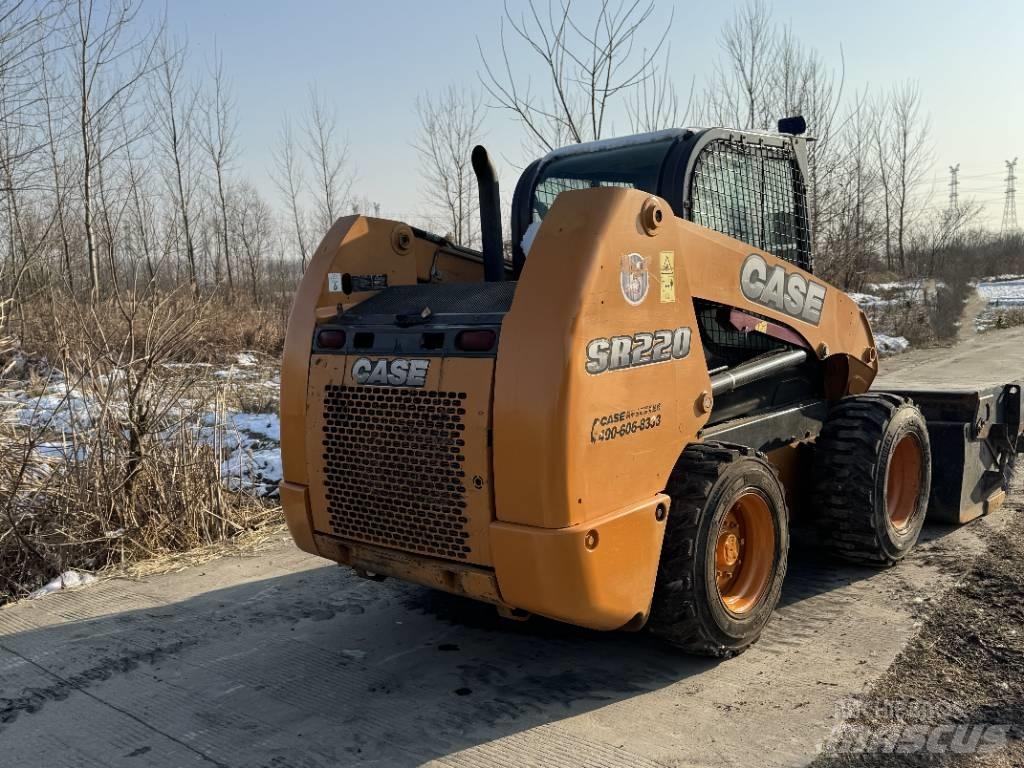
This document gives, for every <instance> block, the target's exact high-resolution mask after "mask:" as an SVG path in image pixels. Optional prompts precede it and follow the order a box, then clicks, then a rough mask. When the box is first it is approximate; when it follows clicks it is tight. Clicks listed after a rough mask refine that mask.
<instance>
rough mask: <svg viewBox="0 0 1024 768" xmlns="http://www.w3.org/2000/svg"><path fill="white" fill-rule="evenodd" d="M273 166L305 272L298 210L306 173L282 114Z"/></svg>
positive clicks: (303, 230) (303, 224)
mask: <svg viewBox="0 0 1024 768" xmlns="http://www.w3.org/2000/svg"><path fill="white" fill-rule="evenodd" d="M273 161H274V168H273V171H272V172H271V178H272V179H273V181H274V185H275V186H276V187H277V189H278V191H279V192H280V193H281V196H282V197H284V200H285V205H287V207H288V214H287V215H288V218H289V219H291V225H292V234H293V235H294V236H295V244H296V245H297V246H298V249H299V258H300V260H301V261H302V269H303V271H305V269H306V262H307V261H309V247H308V245H307V237H308V235H307V234H306V214H305V211H303V209H302V203H301V200H300V198H301V196H302V190H303V189H304V188H305V186H306V176H305V173H304V172H303V169H302V163H300V162H299V157H298V155H297V150H296V143H295V136H294V134H293V131H292V124H291V121H290V120H289V119H288V116H287V115H285V117H284V119H283V120H282V122H281V130H280V132H279V134H278V143H277V147H275V148H274V150H273Z"/></svg>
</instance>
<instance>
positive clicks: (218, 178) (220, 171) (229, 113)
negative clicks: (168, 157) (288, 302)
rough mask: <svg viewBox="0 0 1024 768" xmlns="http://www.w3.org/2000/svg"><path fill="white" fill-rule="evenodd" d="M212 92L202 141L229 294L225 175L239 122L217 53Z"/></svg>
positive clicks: (205, 110)
mask: <svg viewBox="0 0 1024 768" xmlns="http://www.w3.org/2000/svg"><path fill="white" fill-rule="evenodd" d="M210 79H211V81H212V82H211V89H212V90H211V92H210V94H209V95H208V97H207V98H206V100H205V101H204V102H203V104H202V112H203V118H204V123H203V128H204V130H203V131H202V133H200V136H199V141H200V143H201V144H202V146H203V149H204V150H205V151H206V154H207V156H208V157H209V160H210V165H211V166H212V168H213V180H214V183H215V186H216V193H217V205H218V211H219V216H218V217H217V223H218V229H219V232H218V235H219V238H218V239H219V245H220V249H221V254H222V256H223V258H224V266H225V268H226V270H227V278H228V294H229V295H230V294H231V293H232V292H233V291H234V290H235V278H234V273H233V271H232V267H231V246H230V242H229V238H228V200H227V180H226V176H227V173H228V171H229V170H230V169H231V165H232V163H233V162H234V160H235V157H236V146H235V141H236V138H237V134H238V121H237V119H236V118H235V114H234V109H235V103H234V97H233V96H232V93H231V85H230V83H229V82H228V81H227V79H226V78H225V76H224V57H223V56H222V55H221V54H220V53H219V52H217V51H216V50H215V51H214V59H213V65H212V67H211V70H210Z"/></svg>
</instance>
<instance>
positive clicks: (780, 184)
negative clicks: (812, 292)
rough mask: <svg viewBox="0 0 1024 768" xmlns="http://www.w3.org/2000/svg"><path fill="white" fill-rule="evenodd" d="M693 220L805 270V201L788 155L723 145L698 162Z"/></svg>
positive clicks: (807, 253) (771, 149)
mask: <svg viewBox="0 0 1024 768" xmlns="http://www.w3.org/2000/svg"><path fill="white" fill-rule="evenodd" d="M691 200H692V212H693V213H692V217H693V221H694V222H695V223H697V224H700V225H702V226H705V227H708V228H709V229H713V230H715V231H716V232H721V233H722V234H725V235H729V236H730V237H734V238H736V239H737V240H741V241H743V242H744V243H747V244H749V245H752V246H754V247H755V248H760V249H761V250H763V251H768V252H769V253H771V254H774V255H775V256H778V257H779V258H781V259H785V260H786V261H789V262H792V263H793V264H796V265H797V266H799V267H802V268H804V269H810V267H811V264H810V251H809V244H808V227H807V218H806V213H805V211H806V201H805V195H804V189H803V184H802V183H801V181H800V174H799V170H798V169H797V165H796V163H795V162H794V160H793V157H792V154H791V151H790V150H789V149H786V148H781V147H767V146H764V145H757V144H745V143H742V144H741V143H739V142H731V141H725V140H716V141H713V142H711V143H709V144H708V145H707V146H706V147H705V148H704V149H703V150H702V151H701V153H700V155H699V156H698V158H697V163H696V165H695V167H694V172H693V179H692V187H691Z"/></svg>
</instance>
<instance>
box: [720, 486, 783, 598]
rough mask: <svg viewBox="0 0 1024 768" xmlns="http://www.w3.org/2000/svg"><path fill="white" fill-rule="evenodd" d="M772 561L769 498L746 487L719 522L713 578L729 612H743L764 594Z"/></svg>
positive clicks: (773, 543)
mask: <svg viewBox="0 0 1024 768" xmlns="http://www.w3.org/2000/svg"><path fill="white" fill-rule="evenodd" d="M774 565H775V523H774V521H773V519H772V513H771V509H770V508H769V506H768V500H767V499H765V497H764V496H762V495H761V494H760V493H758V492H757V491H753V490H747V491H744V492H743V493H742V494H740V496H739V497H738V498H737V499H736V501H734V502H733V504H732V506H731V507H730V508H729V511H728V512H727V513H726V515H725V517H723V518H722V522H721V524H720V525H719V526H718V536H717V538H716V540H715V582H716V585H717V587H718V596H719V597H720V598H721V600H722V604H723V605H724V606H725V607H726V609H727V610H728V611H729V612H730V613H734V614H737V615H739V614H744V613H748V612H749V611H750V610H752V609H753V608H754V606H756V605H757V604H758V602H759V601H760V600H761V598H762V597H763V596H764V593H765V592H766V591H767V589H768V582H769V581H771V575H772V568H773V567H774Z"/></svg>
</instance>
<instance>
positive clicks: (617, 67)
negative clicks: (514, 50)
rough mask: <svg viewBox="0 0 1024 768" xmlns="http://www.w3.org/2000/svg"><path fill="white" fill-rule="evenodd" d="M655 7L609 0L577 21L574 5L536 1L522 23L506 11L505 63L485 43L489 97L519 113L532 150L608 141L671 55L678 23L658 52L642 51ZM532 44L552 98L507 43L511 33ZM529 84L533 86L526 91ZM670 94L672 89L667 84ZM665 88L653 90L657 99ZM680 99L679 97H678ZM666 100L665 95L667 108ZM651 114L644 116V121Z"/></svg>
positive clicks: (653, 48) (663, 36)
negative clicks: (669, 44) (627, 105)
mask: <svg viewBox="0 0 1024 768" xmlns="http://www.w3.org/2000/svg"><path fill="white" fill-rule="evenodd" d="M653 13H654V3H653V1H652V2H642V0H623V1H622V2H619V3H613V2H611V1H610V0H601V2H600V3H599V5H598V6H597V11H596V13H594V14H593V18H590V19H587V20H584V19H582V18H580V16H579V15H578V14H576V13H575V11H574V8H573V6H572V3H571V0H560V2H558V3H554V2H552V0H548V2H547V6H546V8H543V7H540V6H539V4H538V2H537V0H530V2H529V5H528V9H527V11H526V12H524V13H523V14H521V15H520V16H519V17H518V18H517V17H515V16H513V15H512V12H511V11H510V10H509V8H508V3H507V2H506V4H505V16H504V18H503V19H502V23H501V31H500V39H501V54H500V57H499V61H497V62H495V63H493V64H492V62H491V61H489V60H488V56H487V55H486V54H485V53H484V49H483V45H482V44H481V43H480V41H479V40H477V47H478V48H479V50H480V58H481V60H482V61H483V66H484V72H483V73H482V75H481V81H482V82H483V85H484V88H485V89H486V91H487V93H488V94H489V95H490V96H491V97H492V98H493V99H494V100H495V102H496V103H497V104H498V106H500V107H501V108H503V109H507V110H508V111H510V112H512V113H513V114H514V115H515V116H516V117H517V118H518V119H519V121H520V122H521V123H522V124H523V126H524V127H525V128H526V131H527V133H528V135H529V136H530V139H531V140H532V143H534V144H535V145H539V146H540V147H541V148H542V149H544V150H550V149H553V148H555V147H557V146H560V145H563V144H566V143H576V142H583V141H590V140H593V139H600V138H602V136H604V134H605V131H606V129H607V128H608V125H609V121H610V118H611V113H612V108H613V107H614V106H615V105H616V102H617V101H618V100H619V99H620V98H628V97H629V96H631V95H633V92H634V90H635V89H636V88H637V87H638V86H639V85H640V84H641V83H643V82H645V81H646V80H649V79H650V78H652V77H654V75H655V73H656V72H657V67H656V65H655V62H656V60H657V59H658V56H659V54H660V52H661V50H662V49H663V47H664V44H665V39H666V36H667V35H668V32H669V28H670V27H671V19H670V20H669V22H668V23H667V24H665V25H664V27H663V29H662V30H661V34H660V35H659V36H658V38H657V39H656V42H655V44H654V45H653V46H651V47H650V48H640V47H639V44H638V43H639V42H640V41H639V39H638V38H639V36H640V35H641V33H642V31H643V30H645V29H646V28H648V27H650V26H654V22H653V18H652V16H653ZM506 24H507V25H508V26H509V28H511V30H512V35H513V37H514V38H518V39H519V40H520V41H522V42H523V43H525V44H526V46H527V47H528V49H529V50H530V51H531V52H532V54H533V55H534V57H535V58H537V59H539V60H540V62H541V65H542V66H543V68H544V71H545V79H546V81H547V95H544V96H537V95H535V94H534V93H533V92H532V91H531V89H530V85H529V79H528V78H527V77H525V76H524V75H523V73H522V71H521V69H522V68H521V67H520V66H515V65H514V64H513V61H512V57H511V52H510V50H509V46H508V44H507V43H506V41H505V25H506ZM523 83H526V85H523ZM662 85H663V86H664V87H670V83H663V84H662ZM657 92H658V88H657V87H653V88H650V89H649V93H650V95H651V96H652V97H653V98H658V97H657ZM671 98H673V99H674V95H673V96H671ZM665 99H666V97H665V95H664V94H663V95H662V97H661V100H662V102H663V106H664V101H665ZM644 112H646V109H642V110H639V113H640V114H643V113H644Z"/></svg>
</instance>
